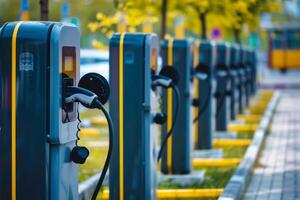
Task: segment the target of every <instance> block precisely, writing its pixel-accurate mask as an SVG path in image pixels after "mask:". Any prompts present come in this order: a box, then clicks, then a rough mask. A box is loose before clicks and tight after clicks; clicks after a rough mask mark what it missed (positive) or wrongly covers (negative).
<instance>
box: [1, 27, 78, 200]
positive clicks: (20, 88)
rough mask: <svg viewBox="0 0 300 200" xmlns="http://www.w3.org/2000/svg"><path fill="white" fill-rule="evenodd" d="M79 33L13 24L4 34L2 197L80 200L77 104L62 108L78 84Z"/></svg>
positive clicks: (2, 68) (61, 28) (38, 199)
mask: <svg viewBox="0 0 300 200" xmlns="http://www.w3.org/2000/svg"><path fill="white" fill-rule="evenodd" d="M79 50H80V33H79V30H78V28H76V27H75V26H73V25H67V24H63V23H48V22H13V23H7V24H5V25H4V26H3V27H2V29H1V32H0V55H1V57H0V84H1V85H0V88H1V93H0V95H1V96H0V98H1V105H0V166H1V167H0V177H1V178H0V197H1V199H19V200H21V199H31V200H40V199H48V200H66V199H73V200H76V199H78V167H77V164H75V163H74V162H72V160H71V158H70V154H71V151H72V149H73V147H74V146H75V142H76V140H77V136H76V133H77V124H78V121H77V105H76V104H75V103H74V104H72V105H68V107H67V108H66V107H63V103H62V90H63V89H62V85H63V83H62V82H63V81H64V80H65V79H64V77H68V80H69V82H68V85H70V86H72V85H76V84H77V82H78V74H79V68H78V67H79Z"/></svg>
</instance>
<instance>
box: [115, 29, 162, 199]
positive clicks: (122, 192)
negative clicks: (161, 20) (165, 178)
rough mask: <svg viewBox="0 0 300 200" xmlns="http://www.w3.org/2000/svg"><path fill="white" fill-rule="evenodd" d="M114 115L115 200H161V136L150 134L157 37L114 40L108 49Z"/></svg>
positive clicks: (126, 35)
mask: <svg viewBox="0 0 300 200" xmlns="http://www.w3.org/2000/svg"><path fill="white" fill-rule="evenodd" d="M109 47H110V49H109V51H110V58H109V65H110V84H111V87H112V88H114V90H113V91H112V98H110V106H109V108H110V113H111V117H112V120H113V121H114V122H115V123H114V130H115V133H116V134H115V137H114V141H113V142H114V144H115V146H116V148H115V149H114V151H113V154H112V161H111V164H110V169H109V172H110V173H109V191H110V199H112V200H115V199H125V200H126V199H128V200H129V199H145V200H152V199H156V174H157V162H156V159H157V155H156V144H155V143H154V142H153V141H155V137H156V135H154V134H151V132H150V125H151V107H150V91H151V69H156V68H157V55H158V39H157V36H156V35H153V34H142V33H137V34H131V33H122V34H114V35H113V37H112V38H111V40H110V44H109Z"/></svg>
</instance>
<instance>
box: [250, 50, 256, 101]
mask: <svg viewBox="0 0 300 200" xmlns="http://www.w3.org/2000/svg"><path fill="white" fill-rule="evenodd" d="M249 54H250V55H249V58H250V62H249V64H250V67H251V94H252V95H254V94H255V93H256V76H257V66H256V65H257V58H256V53H255V51H254V50H253V49H251V50H250V52H249Z"/></svg>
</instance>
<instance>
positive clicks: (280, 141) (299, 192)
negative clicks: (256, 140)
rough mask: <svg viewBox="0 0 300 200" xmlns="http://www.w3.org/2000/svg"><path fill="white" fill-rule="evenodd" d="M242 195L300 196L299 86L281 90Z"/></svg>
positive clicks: (285, 198)
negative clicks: (295, 88) (297, 88)
mask: <svg viewBox="0 0 300 200" xmlns="http://www.w3.org/2000/svg"><path fill="white" fill-rule="evenodd" d="M243 199H247V200H254V199H257V200H263V199H271V200H277V199H282V200H289V199H299V200H300V90H293V91H292V90H289V91H282V92H281V98H280V100H279V104H278V106H277V109H276V112H275V115H274V119H273V122H272V124H271V129H270V133H269V134H268V136H267V138H266V141H265V147H263V150H262V153H261V155H260V158H259V159H258V163H257V164H256V167H255V168H254V169H253V176H252V178H251V180H250V182H249V185H248V188H247V190H246V192H245V194H244V198H243Z"/></svg>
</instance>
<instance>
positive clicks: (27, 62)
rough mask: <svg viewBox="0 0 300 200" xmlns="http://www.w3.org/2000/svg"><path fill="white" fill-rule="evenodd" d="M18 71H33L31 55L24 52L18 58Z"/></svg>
mask: <svg viewBox="0 0 300 200" xmlns="http://www.w3.org/2000/svg"><path fill="white" fill-rule="evenodd" d="M19 59H20V60H19V68H20V71H33V54H32V53H30V52H24V53H21V54H20V57H19Z"/></svg>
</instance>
